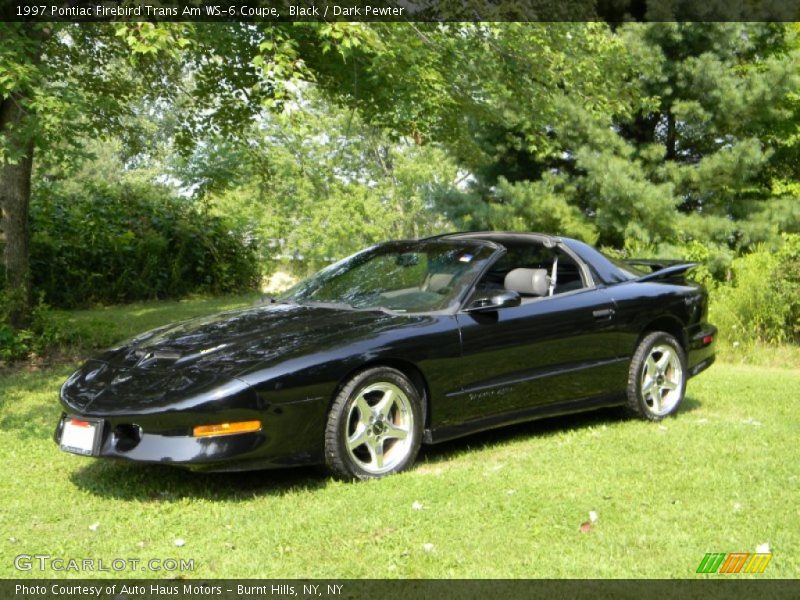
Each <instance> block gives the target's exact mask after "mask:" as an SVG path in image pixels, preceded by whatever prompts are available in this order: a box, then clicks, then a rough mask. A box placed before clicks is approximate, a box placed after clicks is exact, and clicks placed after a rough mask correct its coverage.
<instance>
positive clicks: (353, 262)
mask: <svg viewBox="0 0 800 600" xmlns="http://www.w3.org/2000/svg"><path fill="white" fill-rule="evenodd" d="M493 253H494V249H493V247H492V246H489V245H488V244H486V243H484V242H475V241H470V240H460V241H449V240H421V241H413V242H388V243H386V244H381V245H379V246H375V247H373V248H369V249H367V250H364V251H362V252H359V253H358V254H354V255H352V256H350V257H348V258H345V259H344V260H341V261H339V262H337V263H335V264H333V265H331V266H329V267H327V268H325V269H323V270H322V271H320V272H319V273H317V274H316V275H312V276H311V277H309V278H308V279H306V280H304V281H301V282H300V283H298V284H297V285H295V286H294V287H292V288H291V289H289V290H288V291H286V292H285V293H284V294H283V295H281V296H280V297H279V298H278V300H282V301H286V302H297V303H298V304H312V303H320V304H333V305H343V306H346V307H349V308H359V309H380V308H384V309H388V310H392V311H397V312H431V311H439V310H448V309H455V308H456V307H457V305H458V301H459V298H460V297H461V295H462V293H463V292H464V291H465V290H466V288H467V287H469V285H470V284H471V283H472V282H473V280H474V279H475V277H476V276H477V275H478V273H480V271H481V269H482V267H483V266H484V265H485V264H486V261H487V260H488V259H489V257H490V256H492V254H493Z"/></svg>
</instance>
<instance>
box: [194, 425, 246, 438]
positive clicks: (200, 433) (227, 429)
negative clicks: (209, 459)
mask: <svg viewBox="0 0 800 600" xmlns="http://www.w3.org/2000/svg"><path fill="white" fill-rule="evenodd" d="M260 430H261V421H236V422H235V423H218V424H216V425H198V426H197V427H195V428H194V430H193V431H192V434H193V435H194V437H208V436H211V435H231V434H234V433H249V432H251V431H260Z"/></svg>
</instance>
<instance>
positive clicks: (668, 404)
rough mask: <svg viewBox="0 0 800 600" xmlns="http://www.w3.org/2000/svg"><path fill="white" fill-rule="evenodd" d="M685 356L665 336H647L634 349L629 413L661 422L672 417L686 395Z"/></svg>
mask: <svg viewBox="0 0 800 600" xmlns="http://www.w3.org/2000/svg"><path fill="white" fill-rule="evenodd" d="M686 372H687V370H686V353H685V352H684V351H683V348H682V347H681V345H680V344H679V343H678V341H677V340H676V339H675V338H674V337H673V336H671V335H669V334H668V333H665V332H663V331H656V332H653V333H650V334H648V335H646V336H645V337H644V338H643V339H642V341H641V342H639V345H638V346H637V348H636V351H635V352H634V354H633V358H632V359H631V365H630V370H629V373H628V390H627V401H628V402H627V405H628V410H629V411H630V412H631V413H633V414H634V415H636V416H637V417H640V418H643V419H648V420H650V421H660V420H661V419H663V418H664V417H666V416H668V415H671V414H673V413H674V412H675V411H676V410H678V407H679V406H680V404H681V402H682V401H683V397H684V394H685V393H686Z"/></svg>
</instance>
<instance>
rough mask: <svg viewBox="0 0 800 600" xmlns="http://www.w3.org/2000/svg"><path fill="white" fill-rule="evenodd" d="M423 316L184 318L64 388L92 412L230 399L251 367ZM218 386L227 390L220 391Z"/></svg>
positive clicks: (276, 310) (300, 309) (87, 369)
mask: <svg viewBox="0 0 800 600" xmlns="http://www.w3.org/2000/svg"><path fill="white" fill-rule="evenodd" d="M421 318H424V317H420V316H410V315H409V316H405V315H396V314H390V313H387V312H384V311H358V310H349V309H342V308H329V307H322V306H307V305H297V304H269V305H265V306H257V307H253V308H248V309H243V310H237V311H229V312H225V313H220V314H217V315H212V316H209V317H201V318H196V319H191V320H188V321H183V322H180V323H177V324H174V325H169V326H166V327H162V328H159V329H155V330H152V331H149V332H147V333H145V334H142V335H140V336H138V337H136V338H134V339H133V340H131V341H130V342H128V343H124V344H122V345H120V346H118V347H117V348H114V349H111V350H109V351H107V352H105V353H103V354H101V355H100V356H98V357H97V358H96V359H93V360H90V361H88V362H87V363H86V364H84V365H83V366H82V367H81V369H79V370H78V371H77V372H76V373H74V374H73V375H72V377H70V379H69V380H67V382H66V383H65V384H64V387H63V388H62V393H61V396H62V401H63V402H64V403H65V404H66V405H67V407H69V408H73V409H77V410H82V411H85V410H88V409H91V412H98V411H101V410H102V411H105V412H112V411H113V412H118V411H120V410H126V409H132V408H137V409H139V408H143V407H157V406H164V405H165V404H172V403H176V402H177V403H180V402H182V401H185V400H186V399H187V398H190V397H194V398H195V400H194V402H195V403H196V402H198V401H200V400H198V398H199V397H206V396H207V397H208V398H209V399H211V398H214V397H217V398H219V397H221V396H222V395H225V396H226V397H227V396H230V395H235V392H236V390H235V389H231V388H236V387H237V386H238V385H241V387H242V388H246V387H247V386H246V384H245V383H244V382H242V381H237V379H236V378H237V376H238V375H239V374H240V373H243V372H245V371H247V370H251V369H253V368H254V367H256V366H262V367H263V366H267V365H270V364H271V363H273V362H276V361H278V360H279V359H280V360H283V359H286V358H291V357H294V356H297V355H300V354H306V353H312V352H316V351H318V350H324V349H328V348H331V347H333V346H334V345H337V344H341V343H342V340H343V338H342V332H343V331H346V332H347V337H346V339H347V341H348V342H353V341H356V340H359V339H362V338H364V337H366V336H372V335H375V333H376V331H378V330H381V329H386V328H389V329H393V328H395V327H396V326H398V325H400V324H401V323H407V322H409V321H411V322H413V321H416V320H419V319H421ZM222 388H225V390H224V394H223V391H222Z"/></svg>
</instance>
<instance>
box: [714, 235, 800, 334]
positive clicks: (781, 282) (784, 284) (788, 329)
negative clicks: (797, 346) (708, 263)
mask: <svg viewBox="0 0 800 600" xmlns="http://www.w3.org/2000/svg"><path fill="white" fill-rule="evenodd" d="M730 277H731V281H730V282H729V283H726V284H723V285H718V286H717V287H716V289H714V291H713V293H712V302H711V306H710V318H711V321H712V322H714V323H715V324H716V325H717V326H718V327H719V329H720V331H721V332H722V333H723V336H724V338H725V339H726V340H727V341H728V342H729V343H738V344H752V343H755V342H765V343H785V342H794V343H796V342H798V341H800V235H784V236H783V245H782V246H781V248H780V249H779V250H778V251H777V252H772V251H770V250H769V248H766V247H763V246H762V247H759V248H758V249H757V250H755V251H753V252H750V253H749V254H746V255H744V256H741V257H739V258H736V259H734V261H733V262H732V264H731V267H730Z"/></svg>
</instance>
